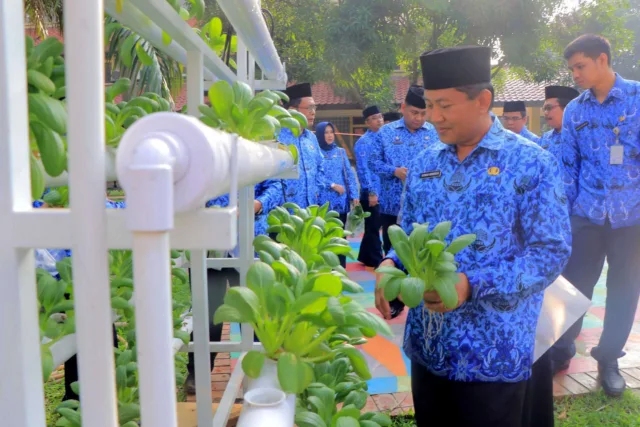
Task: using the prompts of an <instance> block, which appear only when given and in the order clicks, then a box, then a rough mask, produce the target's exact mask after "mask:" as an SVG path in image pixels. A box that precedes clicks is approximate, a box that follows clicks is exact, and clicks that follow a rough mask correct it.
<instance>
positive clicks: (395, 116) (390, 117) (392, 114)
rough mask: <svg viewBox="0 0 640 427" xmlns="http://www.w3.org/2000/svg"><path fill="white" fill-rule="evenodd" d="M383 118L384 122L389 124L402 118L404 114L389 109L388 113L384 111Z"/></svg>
mask: <svg viewBox="0 0 640 427" xmlns="http://www.w3.org/2000/svg"><path fill="white" fill-rule="evenodd" d="M382 118H383V120H384V124H385V125H386V124H389V123H391V122H395V121H396V120H400V119H401V118H402V114H401V113H398V112H397V111H389V112H387V113H384V114H383V115H382Z"/></svg>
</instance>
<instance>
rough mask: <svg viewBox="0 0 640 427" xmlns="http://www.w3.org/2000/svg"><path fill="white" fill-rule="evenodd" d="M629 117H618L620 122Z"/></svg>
mask: <svg viewBox="0 0 640 427" xmlns="http://www.w3.org/2000/svg"><path fill="white" fill-rule="evenodd" d="M626 119H627V116H620V118H619V119H618V121H619V122H624V121H625V120H626Z"/></svg>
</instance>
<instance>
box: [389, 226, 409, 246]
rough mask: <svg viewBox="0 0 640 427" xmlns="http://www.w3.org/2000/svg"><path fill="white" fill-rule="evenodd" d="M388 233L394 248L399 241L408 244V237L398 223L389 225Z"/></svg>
mask: <svg viewBox="0 0 640 427" xmlns="http://www.w3.org/2000/svg"><path fill="white" fill-rule="evenodd" d="M388 234H389V239H390V240H391V244H392V245H393V247H394V248H395V247H396V245H397V244H398V243H399V242H405V243H406V244H407V245H408V244H409V237H408V236H407V233H405V232H404V230H403V229H402V227H400V226H398V225H392V226H391V227H389V230H388Z"/></svg>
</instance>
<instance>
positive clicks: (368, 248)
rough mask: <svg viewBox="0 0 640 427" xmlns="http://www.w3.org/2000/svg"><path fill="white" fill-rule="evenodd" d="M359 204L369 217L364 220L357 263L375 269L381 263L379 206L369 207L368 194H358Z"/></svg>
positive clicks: (363, 192) (365, 192) (364, 192)
mask: <svg viewBox="0 0 640 427" xmlns="http://www.w3.org/2000/svg"><path fill="white" fill-rule="evenodd" d="M360 204H361V205H362V209H364V211H365V212H369V213H370V214H371V216H370V217H369V218H366V219H365V220H364V235H363V236H362V242H361V244H360V253H359V254H358V261H360V262H361V263H363V264H364V265H366V266H367V267H373V268H376V267H378V265H380V263H381V262H382V244H381V243H380V227H381V223H380V205H375V206H369V193H368V192H367V191H362V192H361V193H360Z"/></svg>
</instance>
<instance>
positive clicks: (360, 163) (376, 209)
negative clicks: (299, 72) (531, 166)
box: [354, 105, 383, 268]
mask: <svg viewBox="0 0 640 427" xmlns="http://www.w3.org/2000/svg"><path fill="white" fill-rule="evenodd" d="M362 117H363V118H364V123H365V124H366V125H367V132H366V133H365V134H364V135H362V136H361V137H360V138H359V139H358V141H357V142H356V145H355V148H354V152H355V157H356V172H357V173H358V180H359V181H360V204H361V205H362V209H364V211H365V212H369V213H371V216H370V217H369V218H366V219H365V220H364V235H363V236H362V242H361V243H360V252H359V253H358V261H360V262H361V263H363V264H364V265H366V266H367V267H374V268H375V267H377V266H378V265H379V264H380V262H381V261H382V243H381V242H380V206H379V205H378V193H379V192H380V178H379V177H378V175H377V174H375V173H373V172H372V171H371V167H370V164H369V160H370V159H371V157H372V150H373V149H374V145H375V136H376V134H377V132H378V131H379V130H380V128H381V127H382V125H383V116H382V114H381V113H380V110H379V109H378V107H377V106H375V105H373V106H370V107H367V108H365V109H364V110H362Z"/></svg>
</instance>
